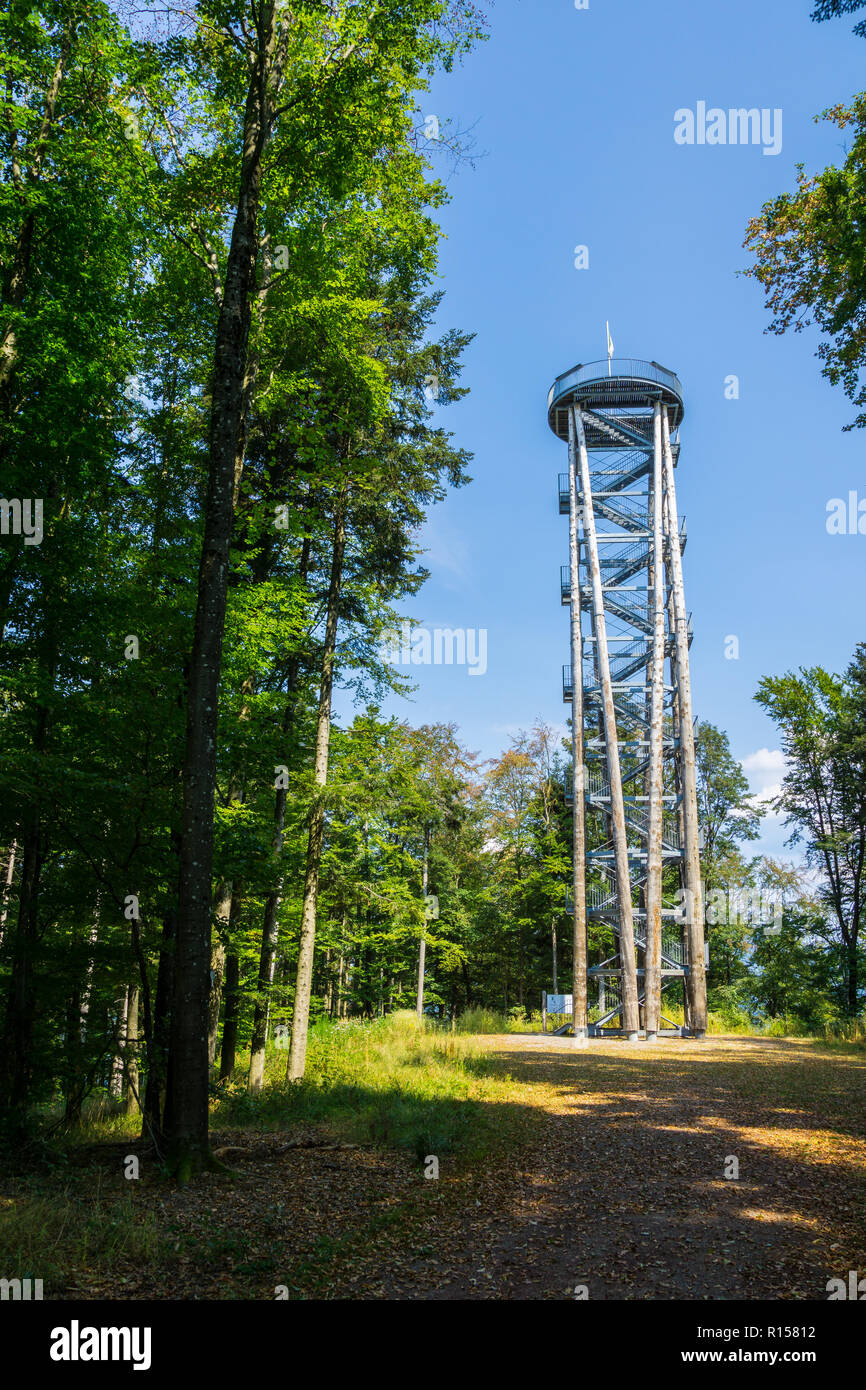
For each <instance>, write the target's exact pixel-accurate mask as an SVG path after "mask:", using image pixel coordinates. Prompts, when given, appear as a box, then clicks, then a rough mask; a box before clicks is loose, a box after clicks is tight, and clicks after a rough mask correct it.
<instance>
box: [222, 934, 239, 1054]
mask: <svg viewBox="0 0 866 1390" xmlns="http://www.w3.org/2000/svg"><path fill="white" fill-rule="evenodd" d="M224 992H225V1009H224V1012H223V1043H222V1051H221V1052H220V1081H225V1080H226V1078H227V1077H230V1076H231V1075H232V1073H233V1071H234V1069H235V1055H236V1053H237V1046H238V1017H239V1014H240V960H239V959H238V956H237V953H236V952H231V954H229V955H228V956H227V957H226V983H225V991H224Z"/></svg>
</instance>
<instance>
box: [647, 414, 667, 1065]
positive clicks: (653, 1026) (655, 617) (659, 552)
mask: <svg viewBox="0 0 866 1390" xmlns="http://www.w3.org/2000/svg"><path fill="white" fill-rule="evenodd" d="M663 494H664V478H663V463H662V418H661V403H660V402H658V401H657V402H656V406H655V413H654V419H653V479H652V529H653V541H652V555H651V560H652V587H651V594H652V603H651V610H650V611H651V612H652V621H653V635H652V648H651V654H650V749H649V758H650V765H649V778H648V796H649V833H648V836H647V881H646V897H645V901H646V951H645V959H644V966H645V972H646V973H645V975H644V983H645V988H646V1004H645V1011H646V1012H645V1017H646V1038H647V1042H655V1039H656V1037H657V1036H658V1030H659V1021H660V1017H661V987H662V974H661V968H662V808H663V806H664V802H663V799H662V798H663V794H664V783H663V774H662V735H663V719H664V679H665V567H664V527H663V515H662V499H663Z"/></svg>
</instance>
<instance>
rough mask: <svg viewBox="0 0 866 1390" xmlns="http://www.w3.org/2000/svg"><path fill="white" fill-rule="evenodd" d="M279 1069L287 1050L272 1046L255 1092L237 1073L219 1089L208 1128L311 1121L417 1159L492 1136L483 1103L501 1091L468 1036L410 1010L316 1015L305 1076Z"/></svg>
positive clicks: (468, 1148)
mask: <svg viewBox="0 0 866 1390" xmlns="http://www.w3.org/2000/svg"><path fill="white" fill-rule="evenodd" d="M487 1031H494V1030H492V1029H490V1030H487ZM495 1031H500V1030H499V1029H498V1028H497V1029H496V1030H495ZM285 1068H286V1053H285V1052H283V1051H276V1050H274V1051H271V1052H269V1054H268V1057H267V1060H266V1065H265V1080H264V1086H263V1089H262V1091H261V1092H260V1093H259V1094H258V1095H250V1093H249V1092H248V1091H247V1089H246V1078H245V1075H244V1074H243V1073H241V1072H239V1073H237V1074H236V1076H235V1078H234V1079H233V1080H232V1081H231V1082H229V1083H228V1084H226V1085H224V1086H223V1087H221V1088H220V1090H219V1092H218V1094H217V1098H216V1100H215V1103H214V1111H213V1123H214V1126H215V1128H219V1127H225V1128H233V1127H237V1126H244V1125H255V1126H259V1127H264V1128H269V1129H304V1128H308V1127H317V1128H323V1129H324V1130H325V1131H326V1132H327V1133H329V1134H331V1135H333V1136H334V1137H335V1138H337V1139H340V1140H342V1141H345V1142H354V1143H360V1144H371V1143H372V1144H374V1145H376V1146H377V1147H381V1148H399V1149H409V1150H411V1151H413V1152H414V1153H415V1154H416V1155H417V1156H418V1158H419V1159H423V1157H424V1156H425V1155H426V1154H429V1153H436V1154H446V1153H455V1154H462V1155H464V1156H466V1157H477V1156H479V1155H481V1154H483V1153H485V1152H488V1151H489V1149H490V1148H491V1146H492V1144H493V1142H494V1127H495V1126H494V1116H493V1111H492V1109H491V1107H490V1106H488V1105H485V1102H487V1101H494V1102H495V1101H500V1100H503V1099H504V1098H505V1092H506V1091H507V1085H506V1083H505V1081H504V1079H503V1078H502V1076H501V1073H499V1072H498V1071H497V1069H496V1067H495V1066H494V1064H493V1062H492V1061H491V1060H489V1059H488V1058H487V1057H486V1056H484V1055H483V1054H482V1052H481V1049H480V1047H479V1045H478V1044H477V1043H475V1042H474V1041H473V1039H472V1038H471V1036H467V1035H466V1033H465V1032H463V1031H454V1032H452V1031H451V1030H450V1029H448V1028H446V1027H440V1026H439V1025H438V1024H436V1023H435V1022H433V1021H431V1020H428V1019H424V1020H421V1021H419V1020H418V1018H417V1017H416V1015H415V1014H414V1013H411V1012H409V1011H408V1010H407V1011H404V1012H398V1013H393V1014H389V1015H388V1016H387V1017H386V1018H381V1019H375V1020H373V1021H372V1022H368V1021H365V1020H361V1019H353V1020H346V1021H342V1022H339V1023H331V1022H329V1021H327V1020H322V1021H320V1022H319V1023H317V1024H315V1025H314V1026H313V1027H312V1028H311V1029H310V1035H309V1042H308V1047H307V1069H306V1075H305V1077H304V1080H303V1081H295V1082H290V1081H287V1080H286V1079H285ZM500 1118H501V1117H500ZM496 1127H498V1126H496Z"/></svg>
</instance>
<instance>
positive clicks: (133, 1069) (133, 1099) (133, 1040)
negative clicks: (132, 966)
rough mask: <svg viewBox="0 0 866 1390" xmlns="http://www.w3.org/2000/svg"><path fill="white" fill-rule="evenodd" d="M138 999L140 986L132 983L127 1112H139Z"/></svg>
mask: <svg viewBox="0 0 866 1390" xmlns="http://www.w3.org/2000/svg"><path fill="white" fill-rule="evenodd" d="M138 1000H139V986H138V985H130V986H129V989H128V990H127V1009H126V1061H125V1066H124V1070H125V1072H126V1113H127V1115H135V1114H137V1113H138V1111H139V1109H140V1106H139V1099H138Z"/></svg>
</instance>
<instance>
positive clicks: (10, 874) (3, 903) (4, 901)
mask: <svg viewBox="0 0 866 1390" xmlns="http://www.w3.org/2000/svg"><path fill="white" fill-rule="evenodd" d="M17 849H18V842H17V840H13V841H12V843H11V845H10V846H9V857H8V858H7V860H6V871H5V873H4V875H3V880H4V881H3V888H2V890H0V946H2V944H3V937H4V936H5V934H6V917H7V915H8V910H9V895H10V893H11V891H12V880H13V878H14V877H15V854H16V851H17Z"/></svg>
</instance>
